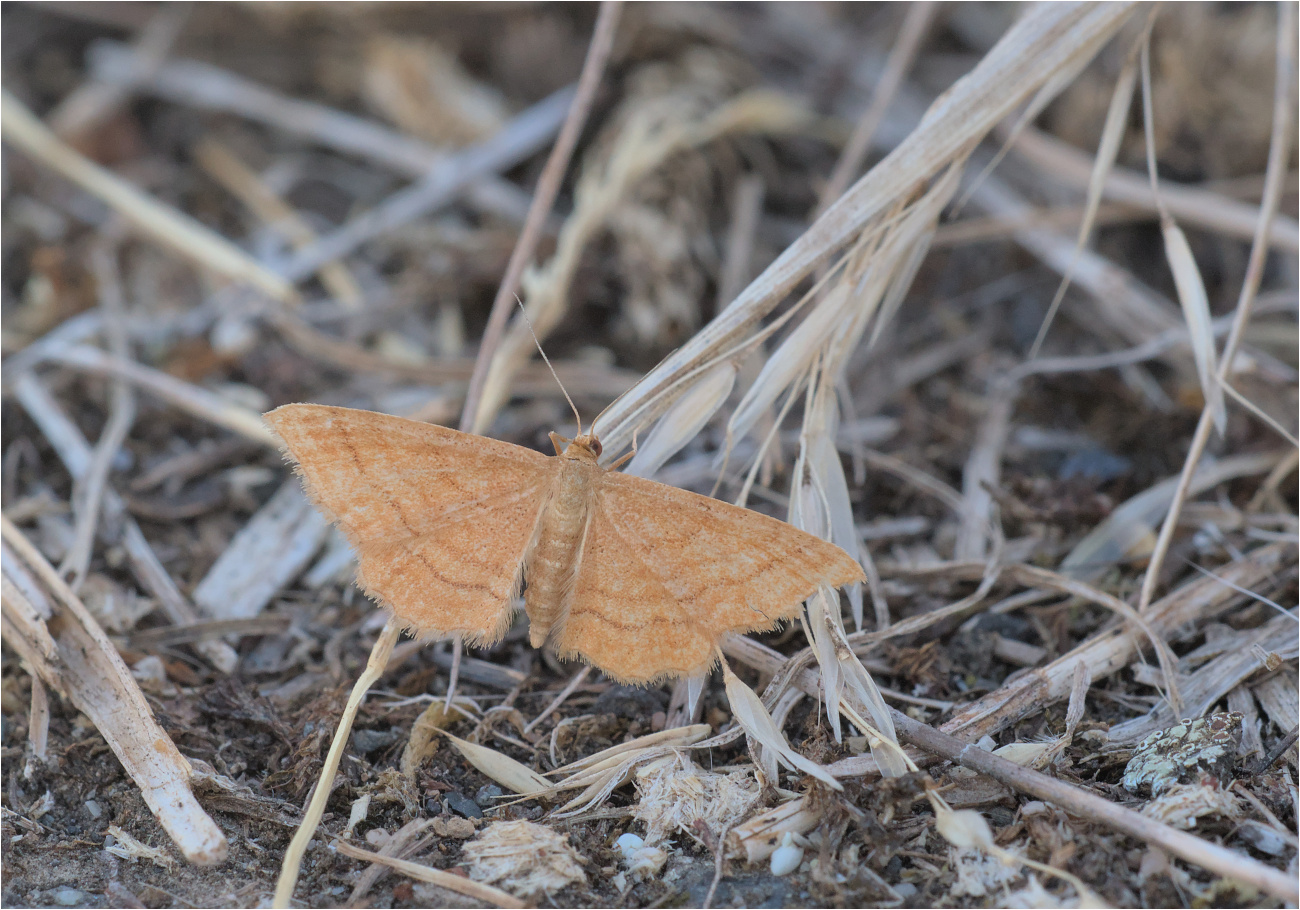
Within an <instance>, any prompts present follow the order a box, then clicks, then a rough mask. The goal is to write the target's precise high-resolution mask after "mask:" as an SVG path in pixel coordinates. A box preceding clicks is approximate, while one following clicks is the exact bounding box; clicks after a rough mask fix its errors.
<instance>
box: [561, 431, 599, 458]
mask: <svg viewBox="0 0 1300 910" xmlns="http://www.w3.org/2000/svg"><path fill="white" fill-rule="evenodd" d="M603 451H604V446H602V445H601V444H600V440H599V439H597V438H596V434H595V433H582V434H580V435H579V436H576V437H575V438H574V440H573V442H571V443H569V447H568V448H567V449H565V450H564V456H565V457H566V458H581V459H583V460H584V461H595V460H597V459H598V458H600V453H601V452H603Z"/></svg>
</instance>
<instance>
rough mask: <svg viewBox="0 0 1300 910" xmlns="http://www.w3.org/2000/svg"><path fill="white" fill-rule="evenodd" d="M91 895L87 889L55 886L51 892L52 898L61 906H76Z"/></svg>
mask: <svg viewBox="0 0 1300 910" xmlns="http://www.w3.org/2000/svg"><path fill="white" fill-rule="evenodd" d="M89 897H90V895H89V894H87V893H86V892H85V891H78V890H77V889H76V888H55V889H54V890H53V891H52V892H50V899H51V900H53V901H54V903H56V904H58V905H59V906H60V907H75V906H77V905H78V904H80V903H81V902H82V901H85V900H87V899H89Z"/></svg>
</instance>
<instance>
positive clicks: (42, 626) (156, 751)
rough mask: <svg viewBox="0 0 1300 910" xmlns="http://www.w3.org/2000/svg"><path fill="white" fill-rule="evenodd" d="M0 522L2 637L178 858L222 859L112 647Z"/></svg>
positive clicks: (217, 840) (183, 766) (166, 741)
mask: <svg viewBox="0 0 1300 910" xmlns="http://www.w3.org/2000/svg"><path fill="white" fill-rule="evenodd" d="M0 521H2V525H0V527H3V535H4V561H3V566H4V569H3V571H4V585H3V597H2V602H3V609H4V632H5V640H6V641H7V642H8V643H9V644H10V645H12V646H13V648H14V650H16V651H17V652H18V653H19V655H21V656H22V658H23V660H24V662H25V663H26V664H27V666H28V667H29V668H30V669H31V670H32V672H34V673H36V674H39V675H40V677H41V679H42V680H44V682H45V683H46V684H48V685H50V686H52V687H54V688H55V689H57V690H58V691H60V692H61V693H63V694H64V695H65V696H66V697H67V698H68V699H69V700H71V702H72V703H73V704H74V705H75V706H76V707H77V709H78V710H80V711H82V712H83V713H84V714H85V715H86V716H87V717H89V718H90V719H91V721H93V722H94V724H95V726H96V728H97V729H98V730H99V731H100V733H101V734H103V736H104V739H105V741H107V743H108V745H109V747H110V748H111V749H112V750H113V753H114V754H115V755H116V756H117V757H118V760H119V761H121V762H122V766H123V767H124V768H125V769H126V772H127V773H128V774H129V775H131V778H132V780H134V781H135V782H136V783H137V784H138V785H139V787H140V795H141V796H142V797H144V801H145V804H146V805H148V806H149V809H150V811H151V812H153V814H154V817H156V818H157V819H158V822H159V824H161V825H162V827H163V829H164V830H165V831H166V832H167V834H168V835H169V836H170V837H171V839H172V840H173V841H175V843H176V846H177V847H179V848H180V850H181V853H182V854H184V856H185V858H186V859H187V860H189V861H190V862H192V863H195V864H197V865H203V866H211V865H216V864H217V863H221V862H224V861H225V859H226V853H227V849H228V848H227V843H226V836H225V835H224V834H223V833H222V832H221V829H220V828H218V827H217V825H216V823H215V822H214V821H213V820H212V819H211V818H210V817H209V816H208V814H207V813H206V812H204V811H203V808H202V807H201V806H200V805H199V803H198V801H197V800H196V799H195V798H194V794H193V792H191V790H190V777H191V773H192V769H191V767H190V764H189V762H188V761H186V759H185V757H184V756H183V755H181V753H180V752H179V751H178V750H177V749H176V746H175V745H174V744H173V743H172V741H171V738H170V737H169V736H168V735H167V733H166V732H165V731H164V730H163V729H162V727H160V726H158V722H157V721H156V720H154V716H153V712H152V710H151V709H150V708H149V703H148V702H147V701H146V700H145V697H144V693H142V692H141V691H140V687H139V686H138V685H137V684H136V682H135V680H134V679H133V678H132V676H131V671H130V670H129V669H128V668H127V666H126V664H125V663H124V662H123V661H122V658H121V657H120V656H119V655H118V653H117V649H116V648H114V647H113V644H112V642H111V641H109V638H108V636H107V635H106V634H105V633H104V630H103V629H101V628H100V627H99V624H98V623H96V622H95V619H94V617H92V616H91V615H90V613H89V611H87V610H86V608H85V606H83V605H82V603H81V601H80V600H78V599H77V597H76V595H75V594H73V593H72V591H71V590H70V589H69V588H68V586H67V585H66V584H65V583H64V582H63V580H62V579H60V578H59V576H58V573H56V572H55V570H54V567H53V566H51V565H50V564H49V563H48V562H46V561H45V558H44V557H43V556H41V554H40V552H39V551H37V549H36V548H35V547H34V546H32V544H31V543H29V542H28V541H27V539H26V538H25V537H24V536H23V535H22V532H20V531H19V530H18V529H17V528H16V527H14V525H13V524H11V523H10V522H9V520H8V519H7V518H5V519H0ZM33 596H35V597H37V598H39V600H38V601H37V602H33V600H32V597H33ZM37 603H39V604H40V606H38V605H37ZM47 612H48V615H49V616H50V617H51V619H54V618H57V619H59V620H60V621H59V622H58V623H57V625H56V626H55V631H52V630H51V628H50V626H49V625H47V624H46V623H45V622H44V621H43V619H42V618H41V617H42V614H44V613H47Z"/></svg>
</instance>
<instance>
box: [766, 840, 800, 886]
mask: <svg viewBox="0 0 1300 910" xmlns="http://www.w3.org/2000/svg"><path fill="white" fill-rule="evenodd" d="M801 862H803V847H800V846H799V845H798V844H796V843H795V842H794V835H793V834H791V833H790V832H789V831H787V832H786V833H785V836H784V837H782V838H781V846H779V847H777V848H776V849H775V850H773V851H772V874H773V875H775V876H777V877H780V876H782V875H789V874H790V873H791V872H793V871H794V870H796V869H798V868H799V864H800V863H801Z"/></svg>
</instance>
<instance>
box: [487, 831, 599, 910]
mask: <svg viewBox="0 0 1300 910" xmlns="http://www.w3.org/2000/svg"><path fill="white" fill-rule="evenodd" d="M465 858H466V860H467V862H468V867H469V875H470V878H472V879H474V880H475V881H480V882H487V883H488V884H495V885H500V886H501V887H502V888H505V889H506V890H507V891H510V892H511V893H513V894H518V895H519V896H521V897H528V898H534V899H536V898H539V897H541V896H543V895H546V896H548V897H551V898H552V899H554V895H556V894H557V893H558V892H560V891H563V890H564V889H565V888H567V887H569V886H570V885H583V884H585V883H586V881H587V876H586V874H585V873H584V872H583V871H582V862H581V860H582V857H581V856H580V855H579V854H578V853H577V852H576V851H575V850H574V849H573V847H572V846H571V845H570V844H569V839H568V838H567V837H566V836H565V835H563V834H561V833H559V832H557V831H552V830H551V829H550V828H548V827H546V826H545V825H537V824H533V823H532V822H528V821H515V822H493V823H492V824H490V825H488V826H487V828H485V829H484V830H483V832H482V833H481V834H479V836H478V837H476V838H474V839H473V840H472V841H470V842H469V843H468V844H466V845H465Z"/></svg>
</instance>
